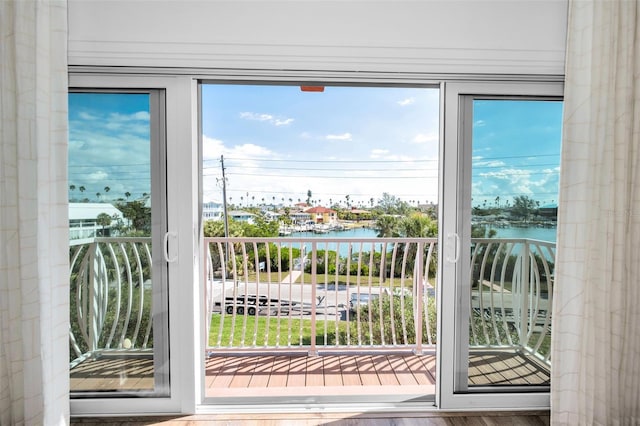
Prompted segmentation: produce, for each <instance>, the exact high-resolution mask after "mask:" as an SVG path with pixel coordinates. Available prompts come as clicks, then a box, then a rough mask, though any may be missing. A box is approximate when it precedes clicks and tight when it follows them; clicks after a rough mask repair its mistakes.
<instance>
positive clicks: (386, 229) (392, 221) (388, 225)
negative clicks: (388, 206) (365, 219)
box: [375, 215, 399, 238]
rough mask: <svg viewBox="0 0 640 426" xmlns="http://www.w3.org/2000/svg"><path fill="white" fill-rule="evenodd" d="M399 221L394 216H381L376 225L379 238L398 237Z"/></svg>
mask: <svg viewBox="0 0 640 426" xmlns="http://www.w3.org/2000/svg"><path fill="white" fill-rule="evenodd" d="M398 224H399V222H398V219H397V218H395V217H394V216H388V215H384V216H380V217H379V218H378V220H377V221H376V224H375V229H376V231H378V237H379V238H388V237H397V236H398Z"/></svg>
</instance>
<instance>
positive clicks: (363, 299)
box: [349, 293, 380, 312]
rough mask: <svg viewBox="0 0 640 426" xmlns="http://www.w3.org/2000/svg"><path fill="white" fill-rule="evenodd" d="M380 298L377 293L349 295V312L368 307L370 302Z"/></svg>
mask: <svg viewBox="0 0 640 426" xmlns="http://www.w3.org/2000/svg"><path fill="white" fill-rule="evenodd" d="M379 297H380V294H378V293H351V298H350V299H349V309H350V310H351V312H355V311H356V310H357V309H358V307H360V308H361V309H362V307H363V306H368V305H369V304H370V303H371V302H373V301H375V300H377V299H378V298H379Z"/></svg>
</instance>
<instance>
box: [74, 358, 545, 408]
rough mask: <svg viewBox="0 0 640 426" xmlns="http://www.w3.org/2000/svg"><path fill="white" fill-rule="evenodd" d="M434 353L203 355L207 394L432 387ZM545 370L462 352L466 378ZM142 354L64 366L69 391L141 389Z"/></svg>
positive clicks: (516, 381) (513, 381)
mask: <svg viewBox="0 0 640 426" xmlns="http://www.w3.org/2000/svg"><path fill="white" fill-rule="evenodd" d="M435 361H436V360H435V355H388V354H380V355H323V356H315V357H309V356H300V355H261V356H258V355H244V356H228V355H217V356H211V357H209V358H207V360H206V366H205V386H206V396H207V397H234V396H264V395H265V390H266V389H268V392H269V395H270V396H280V395H282V396H285V395H300V396H303V395H315V394H323V395H384V394H420V395H431V394H434V393H435V383H436V379H435ZM549 380H550V373H549V371H548V369H546V368H544V367H543V366H541V365H540V364H539V363H536V362H535V361H533V360H532V359H531V358H530V357H526V356H523V355H522V354H519V353H513V352H503V351H483V352H476V353H472V354H471V355H470V362H469V384H470V385H472V386H473V385H479V386H482V385H489V384H492V385H537V386H544V385H548V384H549ZM152 389H153V360H152V359H150V358H134V357H128V358H103V359H98V360H88V361H85V362H83V363H81V364H79V365H78V366H77V367H75V368H74V369H72V370H71V390H72V391H75V392H83V391H98V392H101V391H122V392H128V391H140V390H145V391H149V390H152Z"/></svg>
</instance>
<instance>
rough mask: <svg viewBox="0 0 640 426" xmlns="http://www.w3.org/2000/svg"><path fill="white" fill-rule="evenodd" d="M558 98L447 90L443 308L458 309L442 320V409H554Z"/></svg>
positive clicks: (513, 88)
mask: <svg viewBox="0 0 640 426" xmlns="http://www.w3.org/2000/svg"><path fill="white" fill-rule="evenodd" d="M560 90H561V86H555V85H548V84H541V85H535V84H518V85H516V84H484V85H472V84H468V85H465V84H459V85H458V84H456V85H451V86H449V92H448V93H447V100H448V105H447V106H448V108H450V109H449V111H450V112H451V113H455V115H454V117H456V120H455V121H456V122H455V123H448V125H447V127H446V131H447V135H445V158H447V159H448V160H450V163H449V166H450V167H451V168H453V169H455V170H456V171H457V172H456V173H455V176H454V174H453V173H451V174H449V176H451V179H450V180H448V181H447V182H446V183H445V189H446V188H448V190H447V192H445V194H447V193H450V194H455V195H451V196H450V197H448V198H447V197H446V196H445V206H444V209H445V211H451V215H447V214H445V215H444V221H445V226H444V227H445V229H446V230H447V231H445V232H446V234H445V235H449V238H448V239H445V254H444V256H445V259H444V260H445V261H444V265H443V270H444V274H443V304H449V306H453V307H454V309H453V311H452V312H446V310H445V313H444V314H443V320H442V327H443V330H444V331H443V335H444V336H446V335H451V338H450V339H448V341H447V343H446V344H445V345H444V347H443V351H445V352H447V353H449V354H450V355H451V357H450V358H449V357H447V356H446V355H445V356H443V359H442V366H443V368H442V372H443V374H446V375H449V376H450V378H451V379H453V380H450V381H449V383H446V381H445V377H444V376H442V380H443V388H442V391H443V392H442V394H441V400H442V406H443V407H444V408H448V407H452V408H462V407H465V408H466V407H478V408H481V407H505V408H508V407H525V406H528V407H535V406H539V407H544V406H546V405H547V404H548V392H549V384H550V370H551V359H550V340H551V327H552V321H551V303H552V294H553V286H554V284H555V283H554V261H555V231H556V224H557V222H556V218H557V194H558V177H559V170H560V142H561V130H562V101H561V98H560V97H559V95H560V94H561V93H559V92H560ZM447 152H448V153H449V154H451V156H449V157H447ZM445 167H447V165H446V164H445ZM454 188H456V189H455V192H452V191H451V190H452V189H454ZM447 218H451V220H448V219H447ZM453 218H455V219H453ZM443 309H444V308H443ZM449 351H450V352H449ZM449 360H452V361H449Z"/></svg>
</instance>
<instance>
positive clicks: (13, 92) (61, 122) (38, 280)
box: [0, 0, 69, 425]
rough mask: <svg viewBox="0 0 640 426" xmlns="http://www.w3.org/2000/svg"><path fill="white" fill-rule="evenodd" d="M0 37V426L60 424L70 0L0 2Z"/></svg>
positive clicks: (64, 372) (65, 413)
mask: <svg viewBox="0 0 640 426" xmlns="http://www.w3.org/2000/svg"><path fill="white" fill-rule="evenodd" d="M0 33H1V34H2V39H1V45H0V49H1V50H0V84H1V90H0V114H1V119H2V121H1V124H0V125H1V127H0V129H1V130H0V132H1V137H0V147H1V149H0V191H1V192H0V424H2V425H10V424H11V425H13V424H18V425H20V424H29V425H31V424H33V425H36V424H44V425H57V424H66V423H68V421H69V379H68V377H69V376H68V374H69V372H68V369H69V363H68V357H69V350H68V339H69V320H68V317H69V302H68V301H69V290H68V287H69V279H68V277H69V267H68V263H69V260H68V251H69V250H68V207H67V172H66V170H67V4H66V1H58V0H49V1H46V0H28V1H23V0H2V1H0Z"/></svg>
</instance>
